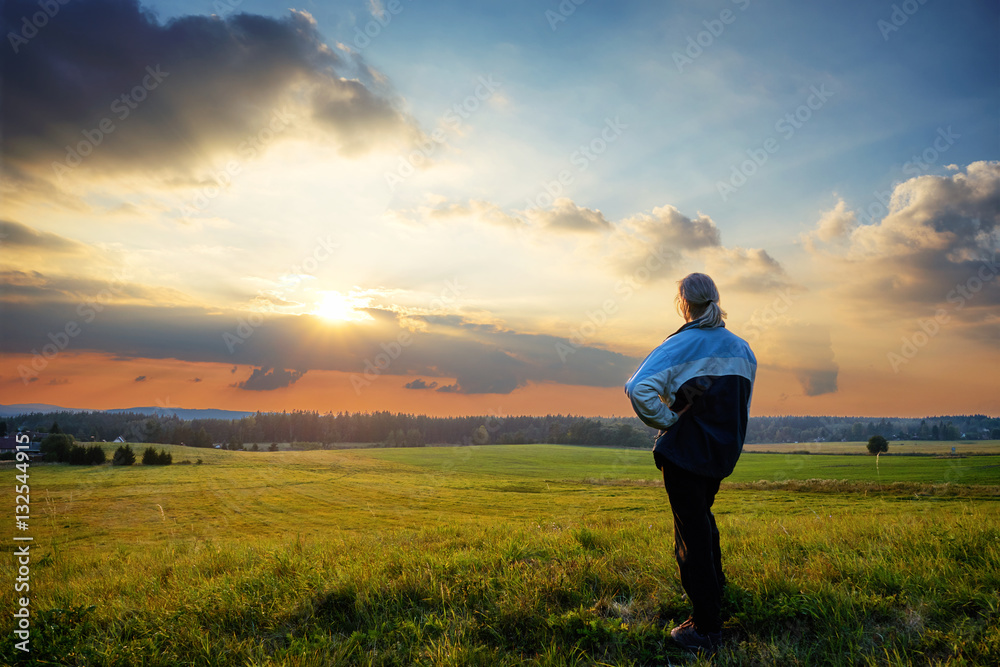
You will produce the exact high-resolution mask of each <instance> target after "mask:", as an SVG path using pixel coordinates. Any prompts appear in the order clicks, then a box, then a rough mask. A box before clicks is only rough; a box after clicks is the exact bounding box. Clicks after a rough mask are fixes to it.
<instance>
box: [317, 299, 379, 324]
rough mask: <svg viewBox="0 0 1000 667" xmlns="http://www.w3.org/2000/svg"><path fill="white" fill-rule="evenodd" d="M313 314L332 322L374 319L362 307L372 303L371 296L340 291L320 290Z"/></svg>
mask: <svg viewBox="0 0 1000 667" xmlns="http://www.w3.org/2000/svg"><path fill="white" fill-rule="evenodd" d="M320 294H321V295H322V296H321V297H320V300H319V301H317V302H316V307H315V308H313V310H312V314H313V315H316V316H317V317H321V318H323V319H324V320H328V321H330V322H362V321H364V320H370V319H372V316H371V315H369V314H368V313H366V312H365V311H364V310H360V309H362V308H368V307H369V306H370V305H371V297H365V296H356V295H349V294H341V293H340V292H320Z"/></svg>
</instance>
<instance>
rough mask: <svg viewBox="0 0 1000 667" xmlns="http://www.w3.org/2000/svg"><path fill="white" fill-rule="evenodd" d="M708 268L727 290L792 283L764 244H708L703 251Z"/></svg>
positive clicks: (754, 289) (756, 290) (762, 288)
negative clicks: (763, 248) (732, 245)
mask: <svg viewBox="0 0 1000 667" xmlns="http://www.w3.org/2000/svg"><path fill="white" fill-rule="evenodd" d="M703 257H704V262H705V272H706V273H708V274H709V275H711V276H712V278H713V279H714V280H715V282H716V283H717V284H718V285H719V288H720V290H722V291H723V292H724V291H726V290H728V289H736V290H738V291H742V292H754V293H759V292H767V291H769V290H775V289H779V288H782V287H788V286H790V284H791V282H790V279H789V277H788V274H787V273H785V269H784V267H782V266H781V263H780V262H778V260H776V259H774V258H773V257H771V255H769V254H768V252H767V251H766V250H762V249H760V248H724V247H721V246H720V247H717V248H708V249H706V250H705V252H704V253H703Z"/></svg>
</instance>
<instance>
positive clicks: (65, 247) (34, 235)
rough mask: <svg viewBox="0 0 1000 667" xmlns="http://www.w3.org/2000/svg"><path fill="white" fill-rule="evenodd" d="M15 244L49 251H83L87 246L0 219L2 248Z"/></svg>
mask: <svg viewBox="0 0 1000 667" xmlns="http://www.w3.org/2000/svg"><path fill="white" fill-rule="evenodd" d="M6 246H13V247H15V248H17V249H18V251H22V252H23V250H24V249H34V250H41V251H45V252H47V253H82V252H86V251H87V249H88V248H87V246H85V245H84V244H82V243H80V242H79V241H74V240H72V239H68V238H66V237H65V236H60V235H58V234H53V233H51V232H43V231H39V230H37V229H35V228H33V227H29V226H28V225H24V224H21V223H20V222H13V221H11V220H0V248H3V247H6Z"/></svg>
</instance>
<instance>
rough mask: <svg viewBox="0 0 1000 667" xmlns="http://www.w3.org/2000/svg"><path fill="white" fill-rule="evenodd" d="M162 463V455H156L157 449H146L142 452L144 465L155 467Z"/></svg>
mask: <svg viewBox="0 0 1000 667" xmlns="http://www.w3.org/2000/svg"><path fill="white" fill-rule="evenodd" d="M159 462H160V455H159V454H157V453H156V447H146V449H144V450H143V452H142V465H144V466H155V465H157V464H158V463H159Z"/></svg>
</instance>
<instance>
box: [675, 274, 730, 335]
mask: <svg viewBox="0 0 1000 667" xmlns="http://www.w3.org/2000/svg"><path fill="white" fill-rule="evenodd" d="M674 302H675V304H676V306H677V312H678V313H680V315H681V316H682V317H683V318H684V319H685V320H687V321H688V322H693V321H695V320H698V321H699V324H698V326H699V327H701V328H705V329H709V328H712V327H721V326H722V320H724V319H725V318H726V311H724V310H722V307H721V306H719V289H718V288H717V287H716V286H715V281H714V280H712V279H711V278H710V277H708V276H707V275H705V274H704V273H691V274H688V275H687V276H685V277H684V278H683V279H681V280H679V281H678V282H677V297H676V298H675V299H674Z"/></svg>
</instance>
